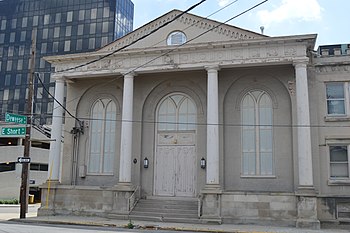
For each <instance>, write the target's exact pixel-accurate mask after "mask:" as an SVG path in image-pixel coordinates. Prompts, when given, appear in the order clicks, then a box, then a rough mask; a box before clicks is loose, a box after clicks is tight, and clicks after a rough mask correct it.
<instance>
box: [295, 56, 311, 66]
mask: <svg viewBox="0 0 350 233" xmlns="http://www.w3.org/2000/svg"><path fill="white" fill-rule="evenodd" d="M309 60H310V59H309V58H308V57H300V58H295V59H293V66H294V67H295V68H298V67H306V66H307V64H308V63H309Z"/></svg>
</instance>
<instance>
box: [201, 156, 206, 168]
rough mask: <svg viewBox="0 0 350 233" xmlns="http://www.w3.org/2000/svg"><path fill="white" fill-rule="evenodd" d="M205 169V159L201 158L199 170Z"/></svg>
mask: <svg viewBox="0 0 350 233" xmlns="http://www.w3.org/2000/svg"><path fill="white" fill-rule="evenodd" d="M206 167H207V161H206V160H205V158H203V157H202V159H201V168H202V169H205V168H206Z"/></svg>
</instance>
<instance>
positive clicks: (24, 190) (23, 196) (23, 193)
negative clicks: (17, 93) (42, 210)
mask: <svg viewBox="0 0 350 233" xmlns="http://www.w3.org/2000/svg"><path fill="white" fill-rule="evenodd" d="M35 51H36V29H35V28H34V29H33V31H32V51H31V56H30V71H29V72H30V73H29V86H28V99H27V109H26V113H27V128H26V136H25V138H24V154H23V157H27V158H29V157H30V155H29V153H30V133H31V132H30V131H31V124H32V109H33V83H34V81H33V80H34V69H35ZM28 168H29V163H22V176H21V178H22V182H21V190H20V198H19V199H20V200H19V201H20V204H21V209H20V218H26V213H27V209H28V191H29V190H28V179H29V174H28V173H29V169H28Z"/></svg>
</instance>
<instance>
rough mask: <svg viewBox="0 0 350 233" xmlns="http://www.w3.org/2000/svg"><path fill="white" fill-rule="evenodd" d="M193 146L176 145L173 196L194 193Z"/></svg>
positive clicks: (188, 195) (192, 194) (184, 195)
mask: <svg viewBox="0 0 350 233" xmlns="http://www.w3.org/2000/svg"><path fill="white" fill-rule="evenodd" d="M195 158H196V156H195V147H194V146H177V158H176V165H177V166H176V175H175V177H176V181H175V196H183V197H193V196H194V195H195V188H194V187H195V180H196V177H195V174H196V173H195Z"/></svg>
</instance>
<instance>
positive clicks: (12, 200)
mask: <svg viewBox="0 0 350 233" xmlns="http://www.w3.org/2000/svg"><path fill="white" fill-rule="evenodd" d="M18 203H19V201H18V200H17V199H10V200H0V204H7V205H16V204H18Z"/></svg>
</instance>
